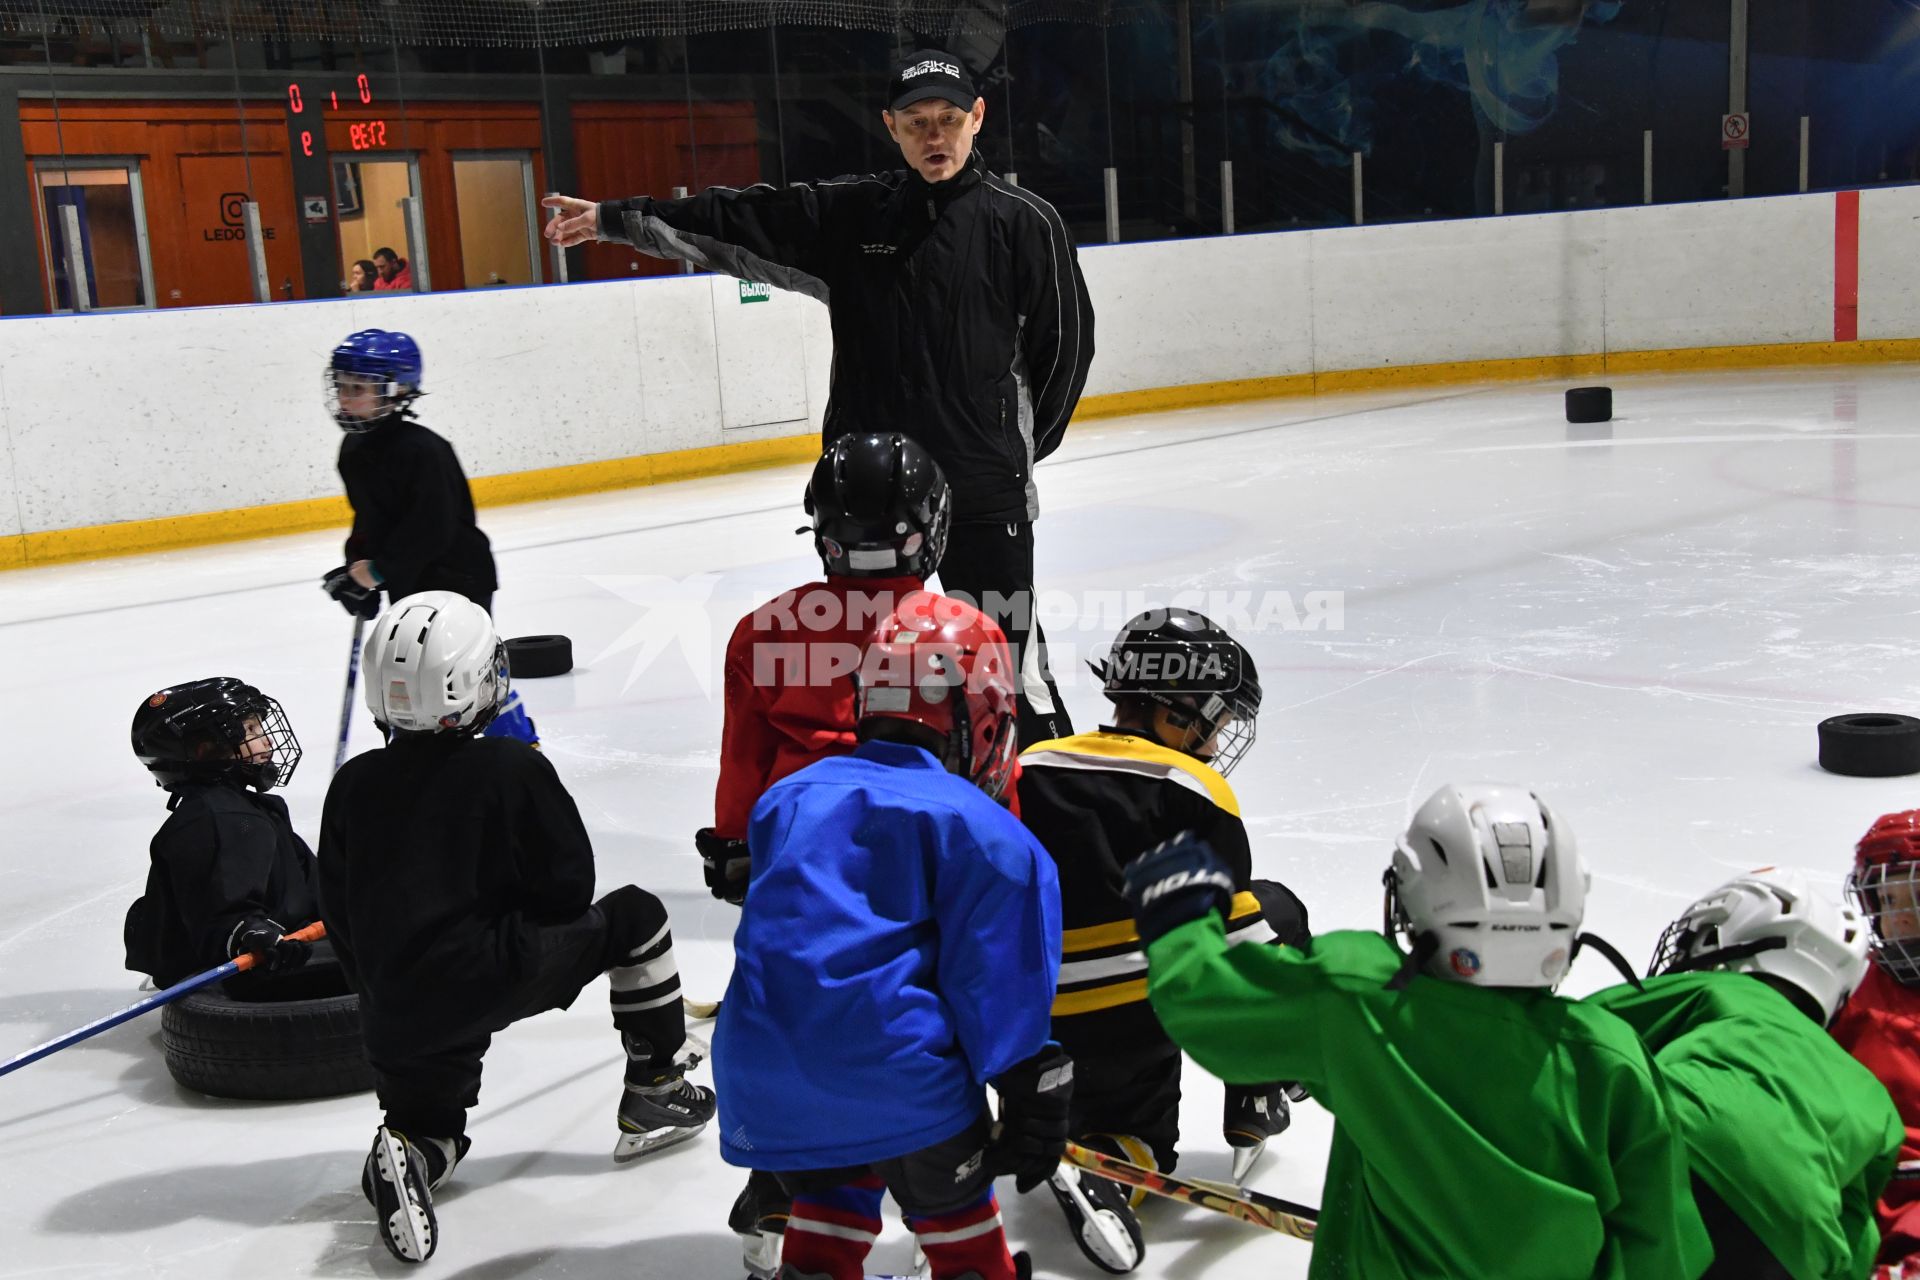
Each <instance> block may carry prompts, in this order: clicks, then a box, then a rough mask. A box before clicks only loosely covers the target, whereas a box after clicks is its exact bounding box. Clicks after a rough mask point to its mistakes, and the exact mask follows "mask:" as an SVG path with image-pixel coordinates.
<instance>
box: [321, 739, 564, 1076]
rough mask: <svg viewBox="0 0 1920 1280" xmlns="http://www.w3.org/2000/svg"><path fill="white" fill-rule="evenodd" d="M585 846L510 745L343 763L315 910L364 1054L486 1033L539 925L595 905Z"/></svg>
mask: <svg viewBox="0 0 1920 1280" xmlns="http://www.w3.org/2000/svg"><path fill="white" fill-rule="evenodd" d="M593 875H594V873H593V847H592V845H591V843H590V842H589V840H588V838H587V831H586V827H585V825H584V824H583V823H582V822H581V821H580V811H579V809H577V808H576V807H575V806H574V803H573V798H572V797H571V796H570V795H568V794H567V789H566V787H565V786H564V785H562V783H561V781H560V775H559V774H557V773H555V772H554V768H553V765H552V764H551V763H550V762H549V761H548V760H547V758H546V757H545V756H543V755H541V754H540V753H539V752H538V751H536V750H534V749H533V748H532V747H530V746H528V745H527V744H525V743H524V742H519V741H516V740H513V739H509V738H470V737H460V736H452V735H444V734H434V735H402V736H401V737H399V738H397V739H395V740H394V741H393V742H392V743H391V744H389V745H388V746H386V747H383V748H382V749H380V750H378V751H369V752H366V753H364V754H362V755H358V756H355V757H354V758H353V759H351V760H349V761H347V763H346V765H345V766H344V767H342V768H341V770H340V772H339V773H337V774H335V775H334V778H333V785H332V786H331V787H329V788H328V790H327V803H326V808H325V810H324V811H323V813H322V815H321V819H320V901H321V911H322V914H323V915H324V917H325V919H326V922H327V935H328V936H329V937H330V938H332V939H333V943H334V948H335V950H336V951H337V952H338V954H339V956H340V962H341V964H342V965H343V966H345V968H346V970H347V976H348V979H349V981H351V982H352V984H353V987H354V989H355V990H356V991H358V992H359V993H360V998H361V1005H362V1009H361V1016H362V1020H363V1023H364V1025H365V1029H366V1036H367V1043H368V1046H369V1048H375V1047H378V1046H383V1045H392V1044H395V1043H396V1042H398V1043H399V1044H403V1045H404V1044H407V1043H410V1042H411V1041H412V1040H413V1039H415V1038H418V1039H431V1038H433V1037H434V1036H437V1035H442V1034H444V1033H446V1032H447V1031H449V1030H450V1029H454V1028H460V1027H467V1026H471V1025H473V1024H474V1023H475V1022H477V1021H483V1020H484V1019H485V1018H486V1016H487V1015H488V1014H490V1013H491V1012H493V1011H494V1010H495V1007H496V1005H497V1003H498V1001H499V1000H500V999H501V997H502V994H503V993H504V992H505V991H506V990H507V989H508V988H510V987H511V986H512V985H513V984H514V983H515V982H517V981H519V980H520V979H522V978H523V977H526V976H528V975H529V974H530V973H531V972H533V970H534V968H535V967H536V963H537V961H538V959H539V952H540V950H541V947H542V941H541V939H542V936H543V935H542V929H541V926H547V925H554V924H559V923H563V922H566V921H569V920H572V919H574V918H576V917H578V916H579V915H580V914H581V913H583V912H585V911H586V909H587V908H588V906H589V905H590V904H591V903H592V900H593Z"/></svg>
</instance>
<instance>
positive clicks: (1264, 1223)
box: [1066, 1142, 1320, 1240]
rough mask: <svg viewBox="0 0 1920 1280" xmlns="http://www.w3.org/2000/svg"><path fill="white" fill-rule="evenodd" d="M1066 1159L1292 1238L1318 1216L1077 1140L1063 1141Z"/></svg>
mask: <svg viewBox="0 0 1920 1280" xmlns="http://www.w3.org/2000/svg"><path fill="white" fill-rule="evenodd" d="M1066 1160H1067V1163H1068V1164H1072V1165H1077V1166H1079V1167H1080V1168H1082V1169H1085V1170H1087V1171H1089V1172H1090V1173H1095V1174H1098V1175H1099V1176H1100V1177H1103V1178H1111V1179H1112V1180H1113V1181H1115V1182H1123V1183H1125V1184H1126V1185H1128V1186H1130V1187H1139V1188H1140V1189H1141V1190H1142V1191H1150V1192H1152V1193H1153V1194H1154V1195H1157V1196H1165V1197H1167V1199H1169V1200H1179V1201H1183V1202H1184V1203H1186V1204H1192V1205H1198V1206H1200V1207H1201V1208H1202V1209H1212V1210H1213V1211H1214V1212H1215V1213H1224V1214H1226V1215H1227V1216H1228V1217H1231V1218H1238V1219H1239V1220H1240V1221H1242V1222H1247V1223H1251V1224H1252V1225H1254V1226H1256V1227H1266V1228H1267V1229H1268V1230H1270V1231H1278V1232H1279V1233H1280V1234H1282V1235H1288V1236H1292V1237H1293V1238H1294V1239H1296V1240H1311V1239H1313V1229H1314V1223H1315V1222H1316V1221H1318V1220H1319V1217H1320V1211H1319V1210H1318V1209H1309V1208H1308V1207H1307V1206H1305V1205H1300V1204H1294V1203H1293V1202H1291V1201H1289V1200H1282V1199H1280V1198H1279V1197H1277V1196H1269V1195H1264V1194H1262V1193H1260V1192H1258V1191H1246V1190H1242V1189H1241V1188H1239V1187H1230V1186H1227V1185H1226V1184H1225V1183H1222V1182H1206V1181H1203V1180H1202V1179H1199V1178H1178V1177H1175V1176H1174V1175H1172V1174H1170V1173H1156V1172H1155V1171H1154V1170H1152V1169H1145V1168H1142V1167H1141V1166H1139V1165H1137V1164H1133V1163H1131V1162H1129V1161H1126V1160H1121V1159H1119V1158H1118V1157H1116V1156H1110V1155H1107V1154H1106V1153H1105V1152H1101V1151H1092V1150H1089V1149H1088V1148H1086V1147H1083V1146H1081V1145H1080V1144H1079V1143H1077V1142H1069V1143H1068V1144H1067V1155H1066Z"/></svg>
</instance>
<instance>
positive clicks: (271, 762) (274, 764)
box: [239, 694, 301, 791]
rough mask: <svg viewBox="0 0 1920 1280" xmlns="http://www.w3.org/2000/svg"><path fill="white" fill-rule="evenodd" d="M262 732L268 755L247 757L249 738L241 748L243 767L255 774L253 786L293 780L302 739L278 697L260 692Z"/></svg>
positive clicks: (273, 784)
mask: <svg viewBox="0 0 1920 1280" xmlns="http://www.w3.org/2000/svg"><path fill="white" fill-rule="evenodd" d="M258 714H259V717H260V733H259V735H258V737H260V738H263V739H265V741H266V744H267V758H266V759H265V760H262V761H258V762H248V761H246V758H245V757H246V740H245V739H244V738H243V739H242V741H241V743H240V746H239V751H240V754H241V760H242V764H241V767H242V769H244V770H250V771H251V772H252V773H253V775H254V779H255V781H254V784H253V785H254V786H256V787H258V788H259V789H260V790H262V791H265V790H267V789H268V788H270V787H284V786H286V785H287V784H288V783H289V782H291V781H293V771H294V769H295V767H296V766H298V765H299V763H300V756H301V751H300V739H298V738H296V737H295V736H294V733H293V725H291V724H290V723H288V721H287V713H286V711H285V710H284V709H283V708H282V707H281V706H280V703H279V701H278V700H277V699H275V698H269V697H267V696H266V695H265V694H262V695H260V706H259V708H258Z"/></svg>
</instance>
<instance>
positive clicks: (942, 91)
mask: <svg viewBox="0 0 1920 1280" xmlns="http://www.w3.org/2000/svg"><path fill="white" fill-rule="evenodd" d="M979 97H980V95H979V94H977V93H975V92H974V89H973V77H972V76H970V75H968V74H967V64H966V63H964V62H962V61H960V59H958V58H956V57H954V56H953V55H952V54H950V53H947V52H945V51H944V50H941V49H916V50H914V51H913V52H912V53H910V54H908V55H907V57H906V60H905V61H904V62H902V63H901V64H900V69H899V70H898V71H896V72H895V73H894V76H893V83H892V84H890V85H888V86H887V110H889V111H899V110H901V109H903V108H906V107H910V106H912V105H913V104H914V103H916V102H925V101H926V100H927V99H928V98H940V99H942V100H944V101H947V102H951V103H952V104H953V105H954V106H956V107H959V108H960V109H961V110H963V111H971V110H973V104H974V102H975V100H976V99H978V98H979Z"/></svg>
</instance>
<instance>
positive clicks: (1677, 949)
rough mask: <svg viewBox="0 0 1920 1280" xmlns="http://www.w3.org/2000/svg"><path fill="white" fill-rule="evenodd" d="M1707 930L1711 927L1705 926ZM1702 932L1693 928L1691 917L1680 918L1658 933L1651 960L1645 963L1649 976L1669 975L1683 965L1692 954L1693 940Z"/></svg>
mask: <svg viewBox="0 0 1920 1280" xmlns="http://www.w3.org/2000/svg"><path fill="white" fill-rule="evenodd" d="M1705 928H1707V929H1711V928H1713V926H1712V925H1707V926H1705ZM1701 933H1702V930H1701V929H1699V928H1695V927H1694V923H1693V917H1692V916H1690V915H1686V916H1681V917H1680V918H1679V919H1678V920H1675V921H1674V922H1673V923H1671V924H1669V925H1668V926H1667V927H1666V928H1665V929H1663V930H1661V931H1660V941H1658V942H1656V943H1654V944H1653V959H1652V960H1650V961H1648V962H1647V972H1648V973H1649V974H1656V975H1657V974H1662V973H1671V972H1673V971H1674V969H1675V967H1676V966H1679V965H1684V964H1685V963H1686V960H1687V957H1688V956H1690V955H1691V954H1692V953H1693V949H1694V947H1693V943H1694V939H1695V938H1698V937H1700V936H1701Z"/></svg>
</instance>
